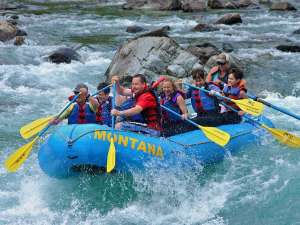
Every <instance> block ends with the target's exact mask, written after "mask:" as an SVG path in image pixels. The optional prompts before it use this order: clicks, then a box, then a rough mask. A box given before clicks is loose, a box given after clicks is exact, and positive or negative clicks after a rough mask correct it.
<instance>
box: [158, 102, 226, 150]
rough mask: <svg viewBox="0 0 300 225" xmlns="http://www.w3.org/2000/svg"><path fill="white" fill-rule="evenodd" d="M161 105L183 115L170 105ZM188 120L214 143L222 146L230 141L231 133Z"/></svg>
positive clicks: (171, 111) (169, 110)
mask: <svg viewBox="0 0 300 225" xmlns="http://www.w3.org/2000/svg"><path fill="white" fill-rule="evenodd" d="M160 107H162V108H163V109H165V110H167V111H168V112H170V113H173V114H174V115H176V116H178V117H181V115H180V114H178V113H176V112H174V111H173V110H171V109H169V108H168V107H166V106H164V105H160ZM186 121H187V122H189V123H191V124H192V125H194V126H196V127H198V128H199V129H200V130H202V132H203V133H204V135H205V136H206V137H207V138H208V139H209V140H211V141H213V142H214V143H216V144H218V145H221V146H225V145H226V144H227V143H228V141H229V140H230V134H228V133H227V132H225V131H222V130H220V129H218V128H216V127H204V126H201V125H199V124H197V123H195V122H194V121H192V120H190V119H187V120H186Z"/></svg>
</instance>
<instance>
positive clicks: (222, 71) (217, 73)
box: [206, 53, 230, 89]
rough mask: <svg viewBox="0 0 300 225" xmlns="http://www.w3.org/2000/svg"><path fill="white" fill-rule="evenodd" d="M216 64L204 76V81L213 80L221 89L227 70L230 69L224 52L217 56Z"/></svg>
mask: <svg viewBox="0 0 300 225" xmlns="http://www.w3.org/2000/svg"><path fill="white" fill-rule="evenodd" d="M216 61H217V66H214V67H213V68H211V70H210V71H209V72H208V74H207V77H206V82H207V83H209V82H213V83H214V84H215V85H217V86H219V87H220V88H221V89H223V84H224V83H225V84H226V83H227V80H228V72H229V70H230V65H229V61H228V59H227V57H226V55H225V54H224V53H221V54H219V55H218V56H217V60H216Z"/></svg>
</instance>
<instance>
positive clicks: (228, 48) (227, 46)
mask: <svg viewBox="0 0 300 225" xmlns="http://www.w3.org/2000/svg"><path fill="white" fill-rule="evenodd" d="M222 48H223V51H224V52H233V50H234V49H233V46H232V44H230V43H223V44H222Z"/></svg>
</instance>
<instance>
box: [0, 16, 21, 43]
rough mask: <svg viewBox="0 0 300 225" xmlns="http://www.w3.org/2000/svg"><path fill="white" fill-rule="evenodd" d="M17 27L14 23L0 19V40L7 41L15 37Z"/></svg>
mask: <svg viewBox="0 0 300 225" xmlns="http://www.w3.org/2000/svg"><path fill="white" fill-rule="evenodd" d="M17 32H18V29H17V27H16V26H15V25H13V24H11V23H9V22H7V21H0V41H3V42H4V41H9V40H11V39H13V38H15V37H16V35H17Z"/></svg>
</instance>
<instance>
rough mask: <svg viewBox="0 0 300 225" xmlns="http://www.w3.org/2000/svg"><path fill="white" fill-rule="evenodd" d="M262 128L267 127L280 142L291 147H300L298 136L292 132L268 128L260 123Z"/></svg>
mask: <svg viewBox="0 0 300 225" xmlns="http://www.w3.org/2000/svg"><path fill="white" fill-rule="evenodd" d="M262 127H263V128H265V129H267V130H268V131H269V132H270V133H271V134H272V135H273V136H274V137H275V138H276V139H277V140H278V141H279V142H280V143H282V144H285V145H287V146H289V147H291V148H298V149H300V138H299V137H297V136H296V135H294V134H291V133H289V132H287V131H285V130H279V129H275V128H270V127H268V126H266V125H264V124H263V125H262Z"/></svg>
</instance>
